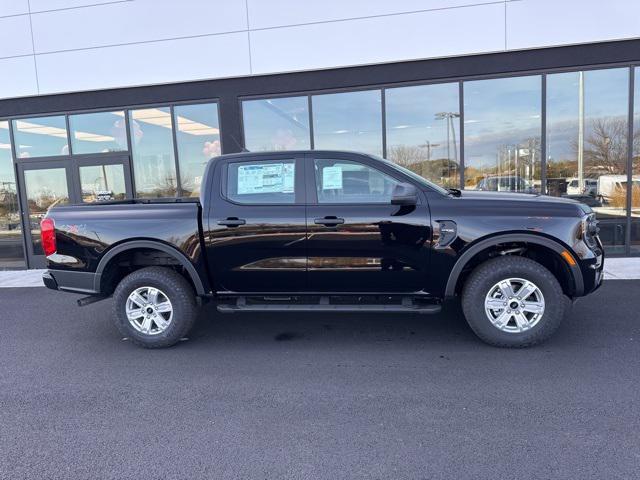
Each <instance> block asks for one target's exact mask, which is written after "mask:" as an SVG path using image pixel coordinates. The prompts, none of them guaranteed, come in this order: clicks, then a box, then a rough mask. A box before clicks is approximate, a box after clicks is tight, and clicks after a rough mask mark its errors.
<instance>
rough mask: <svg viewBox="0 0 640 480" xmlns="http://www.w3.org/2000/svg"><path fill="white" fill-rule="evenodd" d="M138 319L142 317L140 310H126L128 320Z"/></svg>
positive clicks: (142, 313)
mask: <svg viewBox="0 0 640 480" xmlns="http://www.w3.org/2000/svg"><path fill="white" fill-rule="evenodd" d="M140 317H144V311H143V310H142V309H141V308H132V309H127V318H129V320H137V319H138V318H140Z"/></svg>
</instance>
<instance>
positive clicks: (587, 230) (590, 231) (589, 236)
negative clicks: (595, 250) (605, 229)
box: [580, 213, 600, 247]
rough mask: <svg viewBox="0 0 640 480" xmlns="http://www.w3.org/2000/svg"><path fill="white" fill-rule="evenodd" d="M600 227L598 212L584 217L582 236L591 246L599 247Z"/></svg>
mask: <svg viewBox="0 0 640 480" xmlns="http://www.w3.org/2000/svg"><path fill="white" fill-rule="evenodd" d="M599 231H600V227H599V226H598V220H596V214H595V213H592V214H590V215H587V216H586V217H584V218H583V219H582V223H581V231H580V238H581V239H582V240H584V242H585V243H586V244H587V245H589V247H597V246H598V242H597V240H596V237H597V236H598V232H599Z"/></svg>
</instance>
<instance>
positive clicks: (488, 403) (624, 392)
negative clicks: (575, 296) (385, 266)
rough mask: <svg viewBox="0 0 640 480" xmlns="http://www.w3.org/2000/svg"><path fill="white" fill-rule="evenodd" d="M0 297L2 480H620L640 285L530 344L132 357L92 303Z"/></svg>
mask: <svg viewBox="0 0 640 480" xmlns="http://www.w3.org/2000/svg"><path fill="white" fill-rule="evenodd" d="M76 298H78V297H77V296H76V295H73V294H64V293H58V292H53V291H49V290H46V289H44V288H7V289H2V290H0V478H2V479H11V480H17V479H49V478H51V479H54V478H55V479H63V478H69V479H84V478H86V479H102V478H109V479H111V478H113V479H128V478H139V479H173V478H176V479H178V478H180V479H183V478H184V479H200V478H207V479H222V478H242V479H286V478H292V479H306V478H309V479H325V478H327V479H356V478H379V479H394V480H395V479H404V478H410V479H456V480H458V479H492V480H494V479H511V478H514V479H516V478H517V479H519V480H522V479H533V478H535V479H544V478H549V479H581V480H583V479H589V478H597V479H604V478H606V479H608V480H612V479H631V478H638V477H639V476H640V474H639V473H638V472H639V471H640V470H639V468H640V282H639V281H625V280H616V281H609V282H606V283H605V285H604V286H603V288H602V289H601V290H600V291H598V292H597V293H595V294H594V295H592V296H590V297H588V298H585V299H583V300H581V301H579V302H578V303H577V304H576V305H574V307H573V310H572V312H571V314H570V315H569V316H568V317H567V319H566V320H565V321H564V323H563V325H562V326H561V328H560V330H559V332H558V333H557V334H556V336H555V337H553V338H552V339H551V340H550V341H549V342H547V343H545V344H544V345H541V346H539V347H535V348H531V349H526V350H502V349H497V348H492V347H489V346H486V345H484V344H482V343H481V342H479V341H478V340H477V339H476V338H475V337H474V335H473V334H472V332H471V331H470V330H469V328H468V327H467V325H466V323H465V322H464V319H463V318H462V315H461V313H460V310H459V308H458V307H457V305H456V304H451V305H448V306H447V309H446V311H445V313H443V314H441V315H437V316H418V315H395V316H394V315H380V314H376V315H366V316H365V315H357V314H341V315H330V316H326V315H320V314H312V315H309V314H304V315H295V314H287V315H282V314H261V315H256V314H236V315H220V314H217V313H216V312H215V310H214V309H213V308H212V307H211V306H209V307H207V308H205V309H204V310H203V312H202V315H201V318H200V320H199V323H198V326H197V328H196V329H195V330H194V332H193V333H192V335H191V336H190V338H189V339H187V340H185V341H183V342H181V343H180V344H178V345H177V346H176V347H174V348H170V349H165V350H154V351H149V350H143V349H140V348H137V347H135V346H134V345H132V344H131V343H130V342H129V341H127V340H126V339H122V338H121V337H120V336H119V335H118V333H117V331H116V329H115V327H113V326H112V324H111V321H110V309H111V306H112V305H111V301H105V302H100V303H97V304H93V305H90V306H87V307H83V308H78V307H76V306H75V299H76Z"/></svg>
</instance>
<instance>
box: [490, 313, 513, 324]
mask: <svg viewBox="0 0 640 480" xmlns="http://www.w3.org/2000/svg"><path fill="white" fill-rule="evenodd" d="M511 316H512V314H511V313H507V311H506V310H504V311H503V312H502V313H501V314H500V315H498V317H497V318H496V319H494V320H493V323H494V324H495V326H496V327H498V328H504V327H505V325H507V323H509V320H511Z"/></svg>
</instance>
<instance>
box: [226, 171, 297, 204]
mask: <svg viewBox="0 0 640 480" xmlns="http://www.w3.org/2000/svg"><path fill="white" fill-rule="evenodd" d="M295 174H296V169H295V160H267V161H262V162H238V163H230V164H229V166H228V168H227V198H229V199H230V200H232V201H234V202H237V203H246V204H254V205H255V204H274V203H276V204H277V203H295V201H296V198H295Z"/></svg>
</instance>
